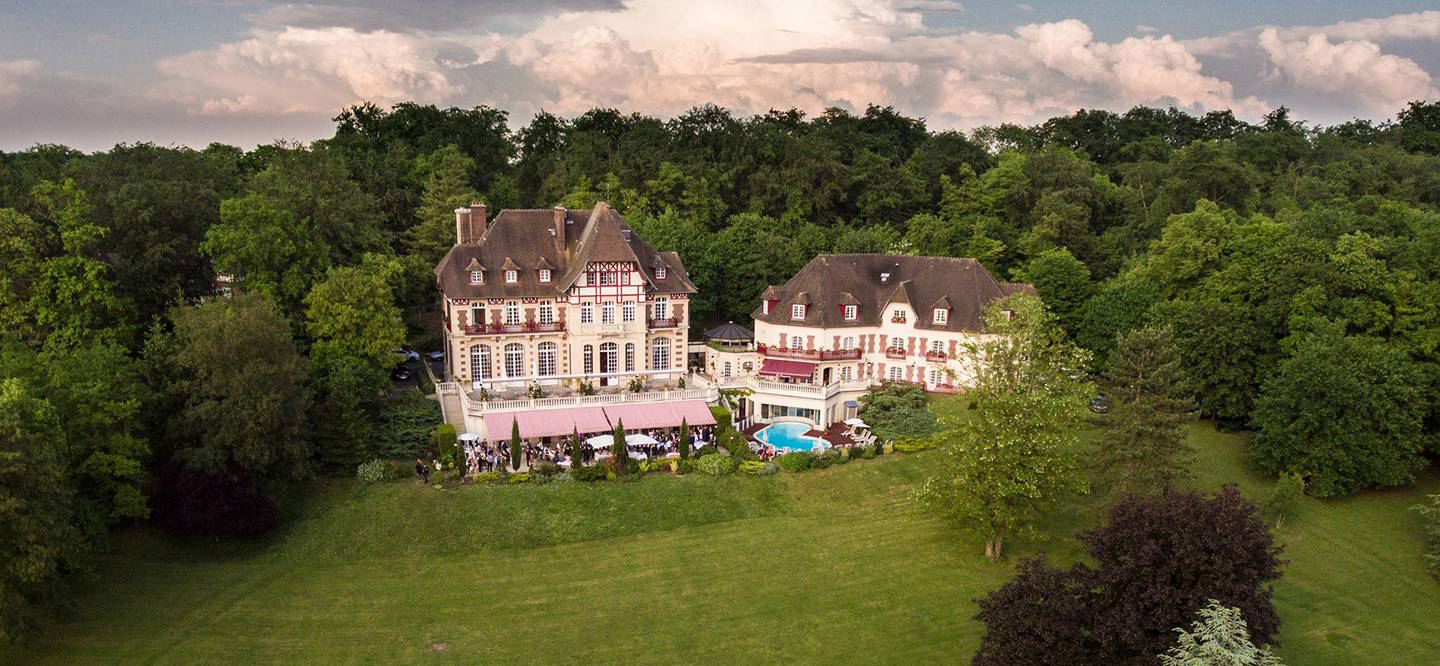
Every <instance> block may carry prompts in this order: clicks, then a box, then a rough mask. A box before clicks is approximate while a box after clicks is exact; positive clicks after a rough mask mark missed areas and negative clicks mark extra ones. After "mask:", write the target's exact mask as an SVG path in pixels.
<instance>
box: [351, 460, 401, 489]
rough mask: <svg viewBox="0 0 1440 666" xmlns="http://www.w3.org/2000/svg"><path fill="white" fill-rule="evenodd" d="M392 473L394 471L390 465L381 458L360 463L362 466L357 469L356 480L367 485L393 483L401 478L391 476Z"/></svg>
mask: <svg viewBox="0 0 1440 666" xmlns="http://www.w3.org/2000/svg"><path fill="white" fill-rule="evenodd" d="M392 472H393V470H392V469H391V467H390V465H388V464H387V463H386V462H385V461H384V460H380V459H379V458H376V459H375V460H371V461H369V462H363V463H360V466H359V467H356V468H355V476H356V478H358V479H360V480H361V481H364V482H366V483H380V482H381V481H392V480H394V479H396V478H399V477H395V476H391V474H392Z"/></svg>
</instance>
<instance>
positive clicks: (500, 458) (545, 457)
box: [461, 426, 715, 475]
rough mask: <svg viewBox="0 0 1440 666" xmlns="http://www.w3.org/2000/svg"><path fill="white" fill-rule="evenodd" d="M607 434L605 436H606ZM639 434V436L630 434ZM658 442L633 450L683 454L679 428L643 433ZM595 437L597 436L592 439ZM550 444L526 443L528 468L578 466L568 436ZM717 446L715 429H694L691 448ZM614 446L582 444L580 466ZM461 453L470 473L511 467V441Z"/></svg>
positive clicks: (467, 447) (473, 445)
mask: <svg viewBox="0 0 1440 666" xmlns="http://www.w3.org/2000/svg"><path fill="white" fill-rule="evenodd" d="M602 434H603V433H602ZM630 434H632V435H633V434H637V433H630ZM639 434H644V435H647V436H649V437H650V439H653V440H655V441H654V443H648V442H647V443H644V444H634V445H631V446H629V447H627V448H628V449H629V451H631V452H633V453H635V454H640V455H643V456H644V457H645V458H646V459H648V460H655V459H657V458H665V457H668V456H671V455H672V454H673V455H679V451H680V431H679V429H677V428H668V429H659V428H655V429H650V430H645V431H642V432H640V433H639ZM592 438H593V436H592ZM550 439H551V440H553V441H549V442H532V443H527V444H525V447H524V448H523V449H522V450H521V459H522V462H523V463H524V465H525V466H527V467H528V466H530V465H533V464H534V463H537V462H550V463H554V464H556V465H559V466H562V467H568V466H571V465H574V464H575V461H574V460H571V458H572V457H573V456H572V455H571V454H572V451H571V442H570V438H568V437H556V438H550ZM714 445H715V427H714V426H696V427H694V428H691V429H690V448H691V450H692V451H697V450H699V449H700V448H703V447H706V446H714ZM609 451H610V447H608V446H602V447H598V448H597V447H595V446H593V445H591V444H590V443H589V441H588V440H586V439H582V440H581V441H580V464H581V465H588V464H593V463H594V462H595V461H596V460H599V459H602V458H605V457H606V456H608V455H609ZM461 452H462V455H463V456H464V459H465V470H466V473H467V474H471V475H474V474H480V473H482V472H490V471H501V470H504V469H507V468H508V467H509V465H510V442H508V441H504V440H502V441H498V442H481V441H476V442H464V443H463V444H462V445H461Z"/></svg>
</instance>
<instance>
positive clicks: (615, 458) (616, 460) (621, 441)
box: [610, 419, 630, 476]
mask: <svg viewBox="0 0 1440 666" xmlns="http://www.w3.org/2000/svg"><path fill="white" fill-rule="evenodd" d="M610 439H611V441H610V462H611V464H612V465H614V466H615V474H616V475H617V476H620V475H624V474H625V463H626V462H628V461H629V460H630V453H629V452H628V451H626V449H625V422H624V421H621V420H620V419H615V432H613V433H611V434H610Z"/></svg>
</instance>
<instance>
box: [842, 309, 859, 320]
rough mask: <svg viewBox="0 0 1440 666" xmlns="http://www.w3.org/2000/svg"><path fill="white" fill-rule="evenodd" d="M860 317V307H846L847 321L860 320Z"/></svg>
mask: <svg viewBox="0 0 1440 666" xmlns="http://www.w3.org/2000/svg"><path fill="white" fill-rule="evenodd" d="M859 316H860V306H858V305H847V306H845V319H846V321H855V319H856V318H858V317H859Z"/></svg>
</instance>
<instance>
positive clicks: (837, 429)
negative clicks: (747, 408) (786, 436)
mask: <svg viewBox="0 0 1440 666" xmlns="http://www.w3.org/2000/svg"><path fill="white" fill-rule="evenodd" d="M768 425H771V424H769V423H753V424H751V425H749V426H747V427H746V428H745V429H744V430H742V431H741V432H743V433H745V436H747V437H749V438H750V439H755V433H757V432H760V431H761V430H763V429H764V428H765V426H768ZM804 436H805V437H816V438H819V439H823V440H825V441H826V442H829V444H830V446H850V445H852V444H854V442H852V441H850V438H849V437H846V436H845V424H843V423H836V424H835V425H832V426H830V428H829V429H828V430H823V431H822V430H816V429H814V428H811V429H809V430H807V431H805V434H804Z"/></svg>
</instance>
